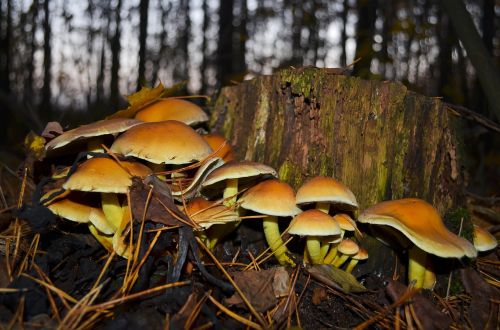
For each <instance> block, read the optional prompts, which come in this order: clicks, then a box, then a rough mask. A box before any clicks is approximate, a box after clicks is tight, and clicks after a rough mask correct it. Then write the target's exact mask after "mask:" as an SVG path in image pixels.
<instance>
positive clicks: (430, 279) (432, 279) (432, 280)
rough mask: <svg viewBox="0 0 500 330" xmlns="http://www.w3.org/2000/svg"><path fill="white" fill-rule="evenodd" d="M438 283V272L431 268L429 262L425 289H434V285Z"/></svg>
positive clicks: (425, 276)
mask: <svg viewBox="0 0 500 330" xmlns="http://www.w3.org/2000/svg"><path fill="white" fill-rule="evenodd" d="M435 285H436V274H435V273H434V271H433V270H432V269H430V268H429V264H427V270H426V271H425V274H424V284H423V286H422V287H423V288H424V289H429V290H434V286H435Z"/></svg>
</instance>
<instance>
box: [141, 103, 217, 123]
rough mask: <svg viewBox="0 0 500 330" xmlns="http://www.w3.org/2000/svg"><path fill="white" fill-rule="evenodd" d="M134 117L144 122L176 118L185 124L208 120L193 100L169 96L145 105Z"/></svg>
mask: <svg viewBox="0 0 500 330" xmlns="http://www.w3.org/2000/svg"><path fill="white" fill-rule="evenodd" d="M135 119H138V120H142V121H146V122H158V121H165V120H177V121H180V122H183V123H185V124H187V125H196V124H199V123H203V122H206V121H208V116H207V114H206V113H205V112H204V111H203V109H202V108H200V107H199V106H198V105H196V104H194V103H193V102H189V101H185V100H181V99H173V98H170V99H164V100H159V101H158V102H155V103H153V104H151V105H149V106H147V107H146V108H144V109H142V110H141V111H139V112H138V113H137V114H136V115H135Z"/></svg>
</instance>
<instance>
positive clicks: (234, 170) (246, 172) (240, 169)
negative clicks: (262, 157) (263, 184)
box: [202, 160, 278, 187]
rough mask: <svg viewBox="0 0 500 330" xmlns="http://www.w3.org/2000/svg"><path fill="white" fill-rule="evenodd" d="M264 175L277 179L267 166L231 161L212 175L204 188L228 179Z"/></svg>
mask: <svg viewBox="0 0 500 330" xmlns="http://www.w3.org/2000/svg"><path fill="white" fill-rule="evenodd" d="M263 175H271V176H274V177H276V176H277V175H278V174H277V173H276V171H275V170H274V169H273V168H272V167H270V166H267V165H264V164H261V163H256V162H250V161H246V160H244V161H240V162H238V161H231V162H229V163H226V164H224V165H222V166H221V167H219V168H217V169H216V170H214V171H213V172H212V173H210V174H209V175H208V176H207V178H206V180H205V182H203V185H202V186H203V187H208V186H212V185H215V184H217V183H220V182H223V181H225V180H228V179H243V178H255V177H259V176H263Z"/></svg>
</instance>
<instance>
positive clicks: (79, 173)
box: [63, 157, 152, 194]
mask: <svg viewBox="0 0 500 330" xmlns="http://www.w3.org/2000/svg"><path fill="white" fill-rule="evenodd" d="M121 165H122V166H123V167H124V168H126V169H127V170H128V172H127V170H125V169H124V168H122V167H121V166H120V165H119V164H118V163H117V162H116V161H115V160H113V159H110V158H100V157H98V158H90V159H88V160H86V161H85V162H83V163H82V164H81V165H80V166H78V169H77V170H76V171H75V173H73V175H71V176H70V177H69V178H68V180H67V181H66V182H65V183H64V184H63V188H64V189H69V190H79V191H93V192H103V193H122V194H125V193H127V190H128V188H129V187H130V186H131V185H132V176H140V177H143V176H146V175H149V174H151V173H152V171H151V169H149V168H148V167H147V166H145V165H142V164H140V163H134V162H128V161H122V162H121ZM129 172H130V174H129ZM131 175H132V176H131Z"/></svg>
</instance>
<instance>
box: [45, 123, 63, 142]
mask: <svg viewBox="0 0 500 330" xmlns="http://www.w3.org/2000/svg"><path fill="white" fill-rule="evenodd" d="M62 133H64V130H63V128H62V126H61V124H59V122H57V121H49V122H48V123H47V125H45V128H44V129H43V131H42V134H41V135H42V136H43V137H44V138H46V139H48V140H50V139H53V138H55V137H56V136H58V135H61V134H62Z"/></svg>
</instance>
